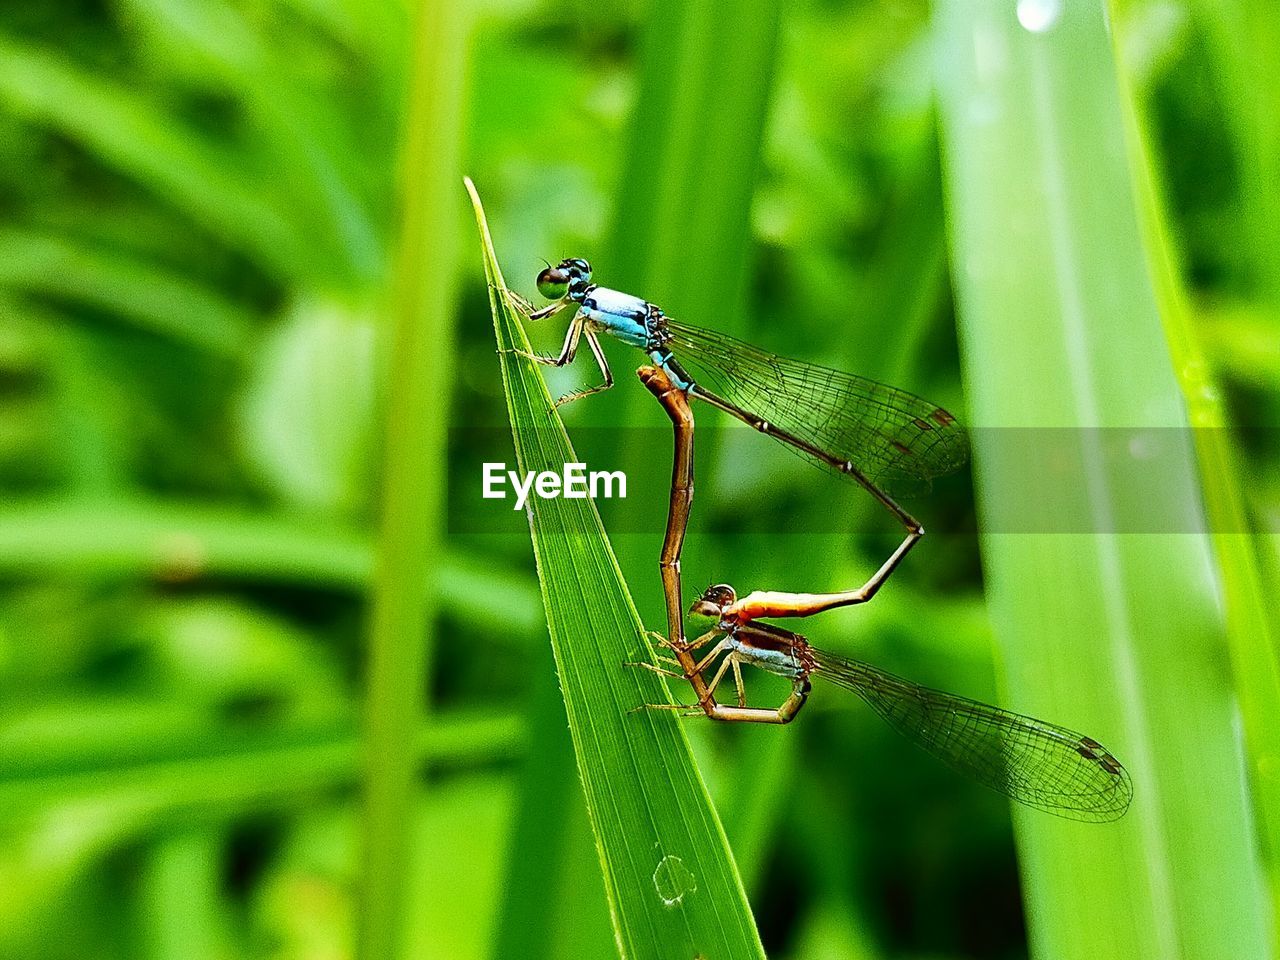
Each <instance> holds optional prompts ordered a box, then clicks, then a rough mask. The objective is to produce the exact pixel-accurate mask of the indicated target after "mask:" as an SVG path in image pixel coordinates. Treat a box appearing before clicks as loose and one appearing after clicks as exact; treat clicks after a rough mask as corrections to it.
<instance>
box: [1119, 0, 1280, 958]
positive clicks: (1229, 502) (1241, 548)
mask: <svg viewBox="0 0 1280 960" xmlns="http://www.w3.org/2000/svg"><path fill="white" fill-rule="evenodd" d="M1118 19H1119V24H1118V26H1117V34H1118V42H1119V43H1120V44H1121V45H1123V40H1124V35H1125V26H1126V24H1127V20H1126V19H1124V18H1118ZM1237 66H1239V65H1238V64H1237ZM1126 79H1127V75H1126V74H1125V73H1124V72H1123V71H1122V72H1121V81H1122V83H1124V84H1125V87H1126V89H1125V98H1124V107H1125V119H1126V126H1127V129H1128V131H1129V142H1130V145H1131V153H1132V157H1133V170H1134V179H1135V182H1136V183H1137V184H1138V185H1139V198H1140V205H1139V215H1140V222H1141V225H1142V229H1143V233H1144V235H1145V237H1146V238H1147V245H1148V249H1149V250H1150V251H1151V253H1152V255H1151V271H1152V275H1153V277H1154V278H1155V291H1156V298H1157V301H1158V303H1159V305H1160V313H1161V316H1162V317H1163V319H1164V327H1165V335H1166V336H1167V337H1168V340H1169V350H1170V353H1171V355H1172V359H1173V368H1174V370H1175V371H1176V372H1177V375H1178V379H1179V382H1180V384H1181V387H1182V394H1183V397H1184V398H1185V401H1186V404H1187V412H1188V414H1189V416H1190V420H1191V424H1192V426H1193V427H1195V428H1196V432H1195V441H1196V455H1197V457H1198V459H1199V464H1200V480H1201V488H1202V490H1203V492H1204V509H1205V515H1206V517H1207V518H1208V521H1209V525H1210V529H1212V530H1213V531H1214V535H1213V549H1214V557H1215V559H1216V560H1217V565H1218V573H1219V577H1220V580H1221V583H1222V592H1223V600H1224V602H1225V607H1226V624H1227V641H1228V650H1229V652H1230V654H1231V665H1232V671H1233V675H1234V679H1235V687H1236V692H1237V694H1238V696H1239V700H1240V715H1241V720H1242V721H1243V725H1244V731H1245V742H1246V746H1247V748H1248V764H1249V781H1250V784H1251V786H1252V788H1253V801H1254V803H1253V809H1254V812H1255V815H1256V823H1257V831H1258V838H1259V841H1260V842H1261V845H1262V852H1263V856H1264V858H1265V866H1266V869H1267V876H1268V882H1269V886H1270V896H1271V913H1272V917H1280V661H1277V656H1280V643H1277V640H1278V639H1280V609H1277V607H1276V604H1275V603H1274V602H1272V599H1271V597H1270V596H1269V594H1268V591H1267V586H1266V583H1265V581H1264V574H1263V570H1262V566H1261V564H1260V562H1259V557H1258V552H1257V544H1258V538H1257V536H1256V535H1255V534H1253V533H1251V532H1250V533H1246V532H1244V531H1248V530H1250V529H1251V526H1250V516H1249V509H1248V506H1247V503H1246V499H1245V490H1246V485H1245V483H1244V482H1243V473H1242V471H1241V469H1240V462H1239V457H1238V455H1237V451H1236V449H1235V448H1234V447H1233V445H1232V435H1231V433H1230V431H1229V430H1228V429H1227V427H1228V422H1229V417H1228V413H1227V409H1226V403H1225V401H1224V399H1223V395H1222V390H1221V388H1220V385H1219V384H1218V382H1217V378H1216V377H1215V376H1214V370H1213V366H1212V364H1211V363H1210V362H1209V361H1208V360H1207V359H1206V357H1205V351H1204V348H1203V346H1202V343H1201V336H1200V334H1199V331H1198V329H1197V324H1196V323H1195V322H1194V321H1195V318H1194V316H1193V309H1192V307H1191V305H1190V297H1189V296H1188V293H1187V291H1186V289H1185V288H1184V287H1183V285H1182V282H1181V277H1182V276H1183V273H1184V271H1183V270H1182V269H1181V265H1180V264H1179V262H1178V259H1179V257H1178V254H1179V250H1178V248H1177V245H1176V244H1175V243H1174V242H1173V240H1172V239H1171V234H1170V230H1169V227H1168V224H1167V222H1166V214H1165V212H1166V210H1167V203H1166V200H1165V198H1164V197H1163V196H1161V179H1160V175H1159V172H1158V169H1157V167H1156V163H1155V148H1154V147H1153V139H1152V137H1151V135H1150V127H1149V125H1148V122H1147V121H1148V119H1149V117H1150V105H1149V104H1147V103H1146V101H1145V98H1143V97H1141V96H1140V95H1139V93H1138V91H1137V90H1135V89H1134V86H1133V84H1132V83H1126V82H1125V81H1126ZM1263 179H1266V178H1264V177H1260V176H1255V175H1250V176H1248V177H1246V178H1245V180H1246V182H1247V183H1248V184H1249V185H1250V187H1249V188H1250V189H1261V190H1266V189H1269V188H1268V187H1264V186H1263V185H1262V184H1261V183H1259V182H1258V181H1260V180H1263ZM1248 206H1252V204H1249V205H1248ZM1246 226H1247V227H1248V228H1249V229H1250V233H1249V235H1247V236H1246V237H1245V238H1243V239H1244V240H1245V241H1246V242H1244V243H1242V244H1241V246H1242V247H1244V248H1246V249H1249V250H1252V251H1254V252H1255V253H1256V252H1260V251H1263V250H1269V249H1274V248H1275V244H1272V243H1271V242H1270V234H1269V231H1270V230H1271V229H1273V228H1274V227H1275V224H1269V225H1267V226H1266V227H1265V228H1263V229H1261V230H1260V229H1259V226H1260V225H1259V224H1258V223H1257V222H1256V221H1254V220H1250V221H1248V222H1247V224H1246ZM1272 936H1273V949H1275V950H1280V940H1276V939H1275V938H1276V937H1277V936H1280V931H1277V930H1276V929H1274V924H1273V930H1272ZM1277 955H1280V953H1278V954H1277Z"/></svg>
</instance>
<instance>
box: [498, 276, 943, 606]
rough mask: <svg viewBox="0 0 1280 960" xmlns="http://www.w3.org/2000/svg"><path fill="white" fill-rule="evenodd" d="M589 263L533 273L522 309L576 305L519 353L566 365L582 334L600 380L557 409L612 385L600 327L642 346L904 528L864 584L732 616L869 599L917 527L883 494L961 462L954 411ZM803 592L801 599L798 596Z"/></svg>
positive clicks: (687, 385)
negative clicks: (644, 295)
mask: <svg viewBox="0 0 1280 960" xmlns="http://www.w3.org/2000/svg"><path fill="white" fill-rule="evenodd" d="M591 277H592V271H591V265H590V264H589V263H588V262H587V261H586V260H583V259H580V258H570V259H566V260H561V261H560V263H559V264H557V265H556V266H554V267H553V266H548V267H547V268H546V269H544V270H543V271H541V272H540V273H539V274H538V277H537V286H538V291H539V293H541V294H542V295H543V296H544V297H546V298H548V299H549V300H551V301H552V302H551V303H550V304H548V305H547V306H546V307H543V308H542V309H540V310H532V311H530V312H529V314H528V315H529V319H530V320H542V319H545V318H547V317H551V316H554V315H556V314H559V313H560V312H561V311H565V310H570V309H571V310H573V311H574V312H573V316H572V318H571V319H570V321H569V327H568V330H567V332H566V334H565V339H564V345H563V347H562V348H561V350H560V353H559V354H558V355H557V356H554V357H551V356H542V355H540V354H534V353H526V352H524V351H519V352H520V353H521V354H522V355H523V356H527V357H529V358H530V359H532V360H535V361H537V362H538V363H543V364H549V365H552V366H557V367H562V366H564V365H566V364H568V363H570V362H572V360H573V359H574V357H575V356H576V355H577V351H578V347H579V345H580V344H581V342H582V341H583V340H585V341H586V343H587V346H588V347H589V348H590V350H591V354H592V356H593V357H594V358H595V360H596V364H597V365H598V366H599V368H600V372H601V374H602V375H603V377H604V380H603V382H602V383H600V384H597V385H596V386H593V387H590V388H587V389H585V390H577V391H574V392H572V393H569V394H566V395H565V396H562V397H561V398H560V399H559V400H557V401H556V405H557V406H560V405H563V404H565V403H569V402H572V401H574V400H579V399H582V398H583V397H587V396H590V395H592V394H594V393H599V392H600V391H602V390H607V389H609V388H610V387H612V386H613V374H612V373H611V372H610V370H609V364H608V361H606V360H605V356H604V351H603V350H602V349H601V347H600V341H599V339H598V337H597V334H600V333H607V334H609V335H611V336H613V337H616V338H617V339H619V340H621V341H622V342H624V343H627V344H630V345H631V346H634V347H638V348H640V349H641V350H643V351H644V352H645V353H646V354H647V355H648V356H649V359H650V360H651V361H652V362H653V363H654V364H655V365H657V367H658V368H660V369H661V370H662V371H663V373H664V374H665V375H666V377H667V379H668V380H669V381H670V382H671V383H672V384H673V385H674V386H675V387H676V388H677V389H679V390H681V391H683V392H684V393H686V394H687V395H688V396H690V397H696V398H697V399H699V400H702V401H703V402H705V403H708V404H710V405H711V406H713V407H716V408H718V409H720V410H722V411H724V412H725V413H727V414H729V415H730V416H732V417H735V418H737V419H738V420H741V421H742V422H743V423H745V424H747V425H748V426H750V427H752V428H753V429H756V430H759V431H760V432H761V433H763V434H766V435H767V436H770V437H773V438H774V439H776V440H778V441H780V442H782V443H784V444H786V445H787V446H788V447H790V448H791V449H793V450H795V451H797V452H798V453H800V454H801V455H803V456H805V457H807V458H809V459H811V460H814V461H816V462H818V463H819V464H822V465H824V466H826V467H829V468H830V469H832V470H834V471H836V472H837V473H839V474H841V475H843V476H846V477H849V478H850V479H852V480H853V481H855V482H856V483H858V484H860V485H861V486H862V487H863V488H865V489H866V490H867V491H868V492H869V493H870V494H871V495H872V496H873V497H875V498H876V500H878V501H879V502H880V503H881V504H882V505H884V507H885V508H886V509H888V510H889V511H890V513H892V514H893V515H894V516H895V517H896V518H897V519H898V521H899V522H900V523H901V524H902V525H903V526H904V528H905V529H906V531H907V535H906V537H905V539H904V540H903V542H902V544H901V545H900V546H899V547H898V549H897V550H896V551H895V552H894V553H893V554H892V555H891V556H890V557H889V559H888V560H887V561H886V562H885V564H884V565H883V566H882V567H881V569H880V570H879V571H877V573H876V574H875V576H873V577H872V578H871V579H870V580H869V581H868V582H867V583H865V584H863V585H862V586H861V587H859V588H858V589H856V590H849V591H844V592H841V593H833V594H804V595H796V594H788V595H786V596H787V598H788V599H787V602H784V603H781V604H778V603H774V602H773V601H772V600H771V599H770V597H769V596H768V595H750V596H747V597H744V598H743V599H742V600H741V601H739V602H738V603H737V604H736V605H735V609H734V610H733V611H731V615H732V616H734V617H736V618H737V619H739V620H742V621H747V620H751V619H754V618H755V617H761V616H808V615H810V614H813V613H818V612H820V611H822V610H828V609H831V608H832V607H837V606H844V605H847V604H852V603H862V602H864V601H866V600H869V599H870V598H871V597H872V596H873V595H874V594H875V592H876V591H877V590H878V589H879V588H880V586H881V584H883V582H884V580H885V579H886V578H887V577H888V575H889V574H890V573H892V571H893V570H894V568H895V567H896V566H897V564H898V563H899V562H900V561H901V560H902V558H903V557H904V556H905V555H906V553H907V552H908V551H909V550H910V549H911V547H912V546H914V545H915V543H916V541H918V540H919V539H920V537H922V536H923V535H924V527H923V526H922V525H921V524H920V523H919V521H917V520H916V519H915V518H914V517H912V516H911V515H910V514H909V513H907V512H906V511H905V510H904V509H903V508H902V507H901V506H899V505H898V503H897V502H896V501H895V500H894V499H893V496H892V495H891V494H895V493H896V494H898V495H902V494H904V493H916V492H919V491H920V490H921V489H924V488H927V487H928V485H929V483H930V482H931V481H932V480H933V479H934V478H935V477H939V476H942V475H944V474H947V473H950V472H952V471H953V470H956V469H958V468H959V467H960V466H962V465H963V464H964V462H965V460H966V459H967V458H968V441H967V438H966V436H965V432H964V430H963V428H962V427H961V426H960V425H959V423H958V422H957V421H956V418H955V417H954V416H952V415H951V414H950V413H948V412H947V411H946V410H944V409H942V408H941V407H939V406H938V405H937V404H934V403H930V402H929V401H927V400H923V399H921V398H920V397H917V396H915V395H914V394H911V393H907V392H906V391H904V390H899V389H897V388H895V387H891V386H888V385H886V384H883V383H878V382H876V381H875V380H869V379H866V378H863V377H856V376H852V375H850V374H846V373H842V372H840V371H838V370H832V369H830V368H828V367H822V366H818V365H816V364H811V363H806V362H804V361H801V360H790V359H787V358H785V357H779V356H775V355H774V354H771V353H768V352H766V351H764V350H761V349H760V348H758V347H754V346H752V345H751V344H749V343H744V342H743V341H741V340H737V339H734V338H732V337H728V336H725V335H724V334H720V333H716V332H714V331H711V330H705V329H702V328H701V327H695V326H692V325H689V324H684V323H680V322H679V321H677V320H675V319H673V318H671V317H668V316H667V315H666V314H664V313H663V312H662V310H661V309H660V308H659V307H658V306H656V305H655V304H652V303H649V302H647V301H645V300H642V299H640V298H639V297H634V296H632V295H630V294H627V293H622V292H620V291H618V290H610V289H608V288H607V287H601V286H598V285H596V284H594V283H592V282H591ZM797 596H805V597H808V598H810V602H809V603H808V604H807V605H801V604H797V603H795V602H794V598H795V597H797Z"/></svg>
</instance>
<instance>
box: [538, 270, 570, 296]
mask: <svg viewBox="0 0 1280 960" xmlns="http://www.w3.org/2000/svg"><path fill="white" fill-rule="evenodd" d="M538 292H539V293H540V294H542V295H543V296H544V297H546V298H547V299H548V300H559V299H561V298H563V297H564V295H565V294H566V293H568V292H569V274H568V273H567V272H566V271H565V270H562V269H561V268H560V267H547V269H545V270H543V271H542V272H541V273H539V274H538Z"/></svg>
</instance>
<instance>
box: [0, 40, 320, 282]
mask: <svg viewBox="0 0 1280 960" xmlns="http://www.w3.org/2000/svg"><path fill="white" fill-rule="evenodd" d="M0 104H4V105H5V106H7V107H8V108H9V109H10V110H12V111H13V112H14V113H15V114H17V115H18V116H20V117H23V118H25V119H28V120H31V121H34V122H37V123H41V124H44V125H46V126H48V127H50V128H51V129H54V130H57V131H58V132H60V133H62V134H63V135H65V136H67V137H68V138H70V139H71V140H73V141H75V142H77V143H79V144H81V145H83V146H84V148H85V149H86V150H88V151H90V152H91V153H93V154H95V155H97V156H98V157H100V158H101V159H102V161H103V162H104V163H106V164H108V165H109V166H111V167H113V168H115V169H117V170H119V171H121V172H122V173H125V174H126V175H128V176H130V177H132V178H134V179H135V180H137V181H138V182H139V183H141V184H142V185H144V186H146V187H147V188H149V189H151V190H154V191H155V192H156V193H158V194H160V195H161V196H162V197H164V198H165V199H167V200H168V201H169V202H170V203H172V204H173V205H174V206H175V207H177V208H178V209H180V210H183V211H185V212H187V213H188V214H189V215H191V216H192V217H194V218H195V219H196V220H197V221H198V222H200V223H201V224H202V225H204V226H205V227H206V228H207V229H209V230H210V231H212V232H213V233H215V234H217V235H218V236H219V237H221V238H222V239H223V240H225V241H226V242H227V243H228V244H230V245H232V246H234V247H236V248H237V249H239V250H242V251H244V252H246V253H249V254H252V255H254V256H256V257H258V258H260V260H261V262H262V263H263V264H264V265H266V266H270V267H273V268H275V270H276V271H277V272H279V273H280V274H281V275H282V276H285V277H292V276H294V275H295V274H296V273H297V272H298V271H299V269H300V268H301V267H302V266H303V265H307V264H311V263H312V262H313V260H312V258H311V257H310V256H309V254H308V252H307V251H308V244H307V240H306V237H305V235H304V232H303V231H302V230H300V229H299V228H298V227H297V226H296V225H295V224H293V223H292V222H291V221H290V220H288V219H287V218H286V216H285V215H284V213H283V212H282V211H281V210H280V209H279V208H278V206H277V205H276V204H275V203H273V202H272V201H271V200H270V199H264V198H263V196H262V194H263V191H262V189H261V188H255V187H253V186H248V185H246V184H245V183H244V182H243V176H242V175H241V174H239V173H237V172H236V171H235V170H234V169H233V167H234V166H235V165H236V164H237V163H239V160H238V159H237V158H236V157H235V156H234V155H233V154H230V153H219V152H217V151H215V150H213V149H212V148H210V147H209V146H208V145H207V144H206V143H204V142H203V141H202V140H201V138H200V137H199V136H197V135H196V133H195V132H194V131H193V130H191V129H184V128H183V127H182V126H181V124H180V123H179V121H178V119H177V118H176V117H174V116H170V115H167V114H166V113H165V112H164V111H163V110H162V109H160V108H159V107H158V106H157V105H156V104H154V103H152V102H150V101H148V100H146V99H145V98H143V97H141V96H139V95H138V94H137V93H136V92H134V91H132V90H130V89H128V88H125V87H123V86H120V85H118V84H113V83H110V82H108V81H106V80H105V79H104V78H102V77H95V76H91V75H90V74H89V73H88V72H87V71H85V70H83V69H81V68H80V67H78V66H77V65H76V64H75V63H74V62H72V61H69V60H67V59H66V58H65V57H61V56H58V55H57V54H56V53H55V52H52V51H49V50H44V49H41V48H39V47H37V46H34V45H31V44H26V43H22V42H21V41H19V40H15V39H12V38H10V37H5V36H0Z"/></svg>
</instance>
